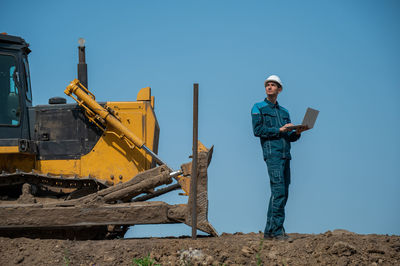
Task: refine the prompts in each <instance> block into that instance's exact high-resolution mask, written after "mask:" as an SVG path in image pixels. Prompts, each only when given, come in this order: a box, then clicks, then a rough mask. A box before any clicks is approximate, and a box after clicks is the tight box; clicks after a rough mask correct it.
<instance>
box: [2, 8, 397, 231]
mask: <svg viewBox="0 0 400 266" xmlns="http://www.w3.org/2000/svg"><path fill="white" fill-rule="evenodd" d="M399 12H400V2H399V1H389V0H383V1H378V0H375V1H369V0H362V1H361V0H359V1H356V0H353V1H344V0H343V1H317V0H315V1H244V0H242V1H233V0H232V1H172V0H171V1H161V0H160V1H71V0H70V1H11V0H1V2H0V32H8V33H9V34H12V35H19V36H22V37H23V38H25V39H26V41H27V42H29V43H30V44H31V49H32V53H31V55H30V66H31V76H32V87H33V97H34V104H45V103H47V99H48V98H50V97H52V96H62V95H63V90H64V88H65V87H66V86H67V85H68V84H69V82H70V81H71V80H72V79H74V78H75V77H76V64H77V60H78V59H77V40H78V38H79V37H84V38H85V39H86V41H87V43H86V47H87V62H88V71H89V86H90V88H91V90H92V91H93V92H94V93H95V94H96V97H97V99H98V100H100V101H120V100H124V101H129V100H135V99H136V94H137V92H138V90H139V89H140V88H142V87H146V86H151V87H152V92H153V95H155V96H156V114H157V116H158V120H159V124H160V127H161V136H160V148H159V154H160V156H161V157H162V158H163V159H164V160H165V161H166V162H167V163H168V164H169V165H170V166H172V167H174V168H178V167H179V166H180V164H181V163H184V162H187V161H188V158H187V156H188V155H189V154H190V153H191V145H192V143H191V142H192V120H191V119H192V87H193V83H194V82H198V83H199V84H200V130H199V136H200V139H201V140H202V141H203V143H204V144H206V146H211V145H212V144H214V145H215V153H214V157H213V161H212V163H211V165H210V168H209V202H210V206H209V220H210V222H211V223H212V224H213V225H214V226H215V228H216V229H217V230H218V231H219V232H220V233H221V232H231V233H232V232H236V231H242V232H251V231H255V232H257V231H258V230H263V228H264V226H265V221H266V210H267V204H268V199H269V196H270V188H269V179H268V176H267V170H266V165H265V163H264V161H263V159H262V152H261V147H260V144H259V140H258V139H257V138H255V137H254V136H253V133H252V127H251V117H250V109H251V107H252V105H253V104H254V103H255V102H259V101H261V100H262V99H263V98H264V97H265V95H264V88H263V81H264V79H265V78H266V77H267V76H268V75H270V74H277V75H279V76H280V77H281V79H282V81H283V83H284V90H283V92H282V93H281V95H280V96H279V99H278V101H279V103H280V104H281V105H283V106H284V107H286V108H287V109H288V110H289V111H290V113H291V118H292V121H293V122H296V123H299V122H301V120H302V117H303V116H304V113H305V110H306V108H307V107H309V106H310V107H313V108H316V109H319V110H320V111H321V112H320V115H319V117H318V120H317V123H316V126H315V128H314V129H313V130H311V131H308V132H306V133H304V134H303V136H302V137H301V139H300V140H299V141H298V142H297V143H295V144H294V145H292V156H293V160H292V184H291V187H290V196H289V201H288V204H287V208H286V211H287V219H286V222H285V227H286V231H287V232H289V233H290V232H300V233H320V232H325V231H327V230H333V229H336V228H344V229H347V230H351V231H354V232H357V233H379V234H397V235H399V234H400V193H399V189H400V173H399V163H400V155H399V150H400V138H399V130H400V126H399V122H400V119H399V118H400V104H399V102H398V101H399V100H400V85H399V84H400V65H399V62H400V49H399V47H400V30H399V29H400V16H399ZM69 102H71V101H70V100H69ZM177 194H178V192H174V193H172V195H169V196H165V197H163V198H162V199H163V200H165V201H167V202H169V203H177V202H185V201H186V198H184V197H181V196H178V195H177ZM135 228H137V229H134V230H132V231H130V232H129V236H145V235H153V236H157V235H181V234H190V228H189V227H187V226H185V225H164V226H159V225H156V226H137V227H135Z"/></svg>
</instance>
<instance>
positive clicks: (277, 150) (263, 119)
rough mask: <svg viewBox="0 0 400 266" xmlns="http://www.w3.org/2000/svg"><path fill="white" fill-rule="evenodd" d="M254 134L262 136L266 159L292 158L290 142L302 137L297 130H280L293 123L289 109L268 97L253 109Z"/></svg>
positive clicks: (261, 140)
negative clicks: (269, 99) (274, 102)
mask: <svg viewBox="0 0 400 266" xmlns="http://www.w3.org/2000/svg"><path fill="white" fill-rule="evenodd" d="M251 117H252V122H253V132H254V136H256V137H259V138H260V142H261V147H262V149H263V155H264V160H268V159H272V158H286V159H291V158H292V157H291V155H290V142H293V141H296V140H298V139H299V138H300V134H296V132H295V131H290V132H279V128H281V127H282V126H284V125H285V124H288V123H291V122H290V116H289V112H288V110H286V109H285V108H283V107H282V106H280V105H279V104H278V103H276V104H273V103H271V102H270V101H268V100H267V99H266V98H265V100H264V101H262V102H259V103H256V104H254V106H253V108H252V109H251Z"/></svg>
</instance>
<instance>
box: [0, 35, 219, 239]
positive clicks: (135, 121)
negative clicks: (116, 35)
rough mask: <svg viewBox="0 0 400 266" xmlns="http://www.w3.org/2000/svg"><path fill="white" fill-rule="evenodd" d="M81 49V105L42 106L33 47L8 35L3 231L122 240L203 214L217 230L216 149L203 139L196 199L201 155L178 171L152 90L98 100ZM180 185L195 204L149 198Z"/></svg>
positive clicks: (0, 53) (1, 104)
mask: <svg viewBox="0 0 400 266" xmlns="http://www.w3.org/2000/svg"><path fill="white" fill-rule="evenodd" d="M80 41H82V40H80ZM78 49H79V64H78V79H75V80H73V81H72V82H71V83H70V84H69V85H68V86H67V88H66V89H65V91H64V92H65V94H66V95H68V96H70V97H72V98H73V99H74V100H75V101H76V103H74V104H67V102H66V99H65V98H62V97H54V98H50V99H49V104H48V105H37V106H32V91H31V85H30V74H29V64H28V54H29V53H30V49H29V44H28V43H26V42H25V40H24V39H22V38H20V37H17V36H11V35H7V34H0V235H3V236H14V235H18V236H20V235H24V236H34V237H59V238H75V239H78V238H81V239H82V238H91V239H99V238H106V237H122V236H123V235H124V234H125V232H126V230H127V228H128V226H131V225H135V224H168V223H185V224H187V225H189V226H191V225H192V216H194V215H196V216H197V225H196V228H198V229H199V230H202V231H204V232H206V233H208V234H211V235H217V232H216V231H215V229H214V228H213V227H212V225H211V224H210V223H209V222H208V218H207V212H208V194H207V180H208V179H207V178H208V177H207V168H208V165H209V164H210V161H211V157H212V152H213V148H211V149H207V148H206V147H204V146H203V145H202V144H201V143H199V145H198V150H197V152H198V153H197V156H198V159H197V161H196V163H195V164H193V166H195V167H196V169H197V173H198V174H197V176H196V181H197V184H196V188H197V193H196V196H194V195H192V194H191V193H190V191H191V189H190V183H191V179H192V177H191V173H192V162H189V163H185V164H182V166H181V168H180V169H178V170H173V169H171V168H170V167H168V166H167V165H166V164H165V163H164V162H163V160H162V159H161V158H159V156H158V155H157V152H158V151H157V150H158V142H159V131H160V128H159V125H158V122H157V118H156V115H155V112H154V96H152V95H151V89H150V88H149V87H147V88H143V89H141V90H140V91H139V92H138V94H137V98H136V101H130V102H128V101H123V102H97V101H96V98H95V96H94V94H93V93H92V92H91V91H89V90H88V88H87V87H88V86H87V74H86V73H87V66H86V62H85V54H84V53H85V47H84V45H82V43H81V44H80V46H79V47H78ZM177 189H182V190H183V193H181V194H182V195H185V196H188V204H176V205H169V204H167V203H165V202H161V201H148V200H149V199H152V198H155V197H157V196H159V195H162V194H165V193H168V192H171V191H174V190H177ZM193 201H195V203H196V204H197V208H196V212H195V214H193V212H192V207H191V206H192V204H191V203H193Z"/></svg>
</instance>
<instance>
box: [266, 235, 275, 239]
mask: <svg viewBox="0 0 400 266" xmlns="http://www.w3.org/2000/svg"><path fill="white" fill-rule="evenodd" d="M273 239H274V236H273V235H271V234H267V235H265V234H264V240H273Z"/></svg>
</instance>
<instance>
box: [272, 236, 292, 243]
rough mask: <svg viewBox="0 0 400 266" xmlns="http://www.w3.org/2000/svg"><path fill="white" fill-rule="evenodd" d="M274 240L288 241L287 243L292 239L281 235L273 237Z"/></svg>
mask: <svg viewBox="0 0 400 266" xmlns="http://www.w3.org/2000/svg"><path fill="white" fill-rule="evenodd" d="M274 239H275V240H279V241H288V242H290V243H291V242H293V238H291V237H290V236H288V235H287V234H282V235H277V236H274Z"/></svg>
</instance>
